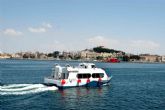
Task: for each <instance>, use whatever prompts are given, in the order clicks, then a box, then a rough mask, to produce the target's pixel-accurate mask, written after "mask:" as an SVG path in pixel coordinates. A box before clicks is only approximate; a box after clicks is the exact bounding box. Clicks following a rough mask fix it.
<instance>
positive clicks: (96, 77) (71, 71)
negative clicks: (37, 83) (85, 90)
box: [44, 63, 112, 88]
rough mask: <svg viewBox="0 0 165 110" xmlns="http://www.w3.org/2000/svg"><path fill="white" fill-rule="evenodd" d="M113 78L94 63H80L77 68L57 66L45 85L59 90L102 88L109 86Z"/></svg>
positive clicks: (46, 78)
mask: <svg viewBox="0 0 165 110" xmlns="http://www.w3.org/2000/svg"><path fill="white" fill-rule="evenodd" d="M111 78H112V77H110V76H108V75H107V73H106V72H105V70H104V69H102V68H97V67H96V66H95V64H93V63H80V64H79V65H78V66H77V67H72V66H70V65H66V66H65V67H62V66H60V65H55V67H54V70H53V72H52V75H51V76H50V77H45V78H44V84H46V85H55V86H57V87H58V88H68V87H79V86H86V87H100V86H103V85H108V84H109V82H110V79H111Z"/></svg>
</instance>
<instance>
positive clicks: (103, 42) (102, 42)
mask: <svg viewBox="0 0 165 110" xmlns="http://www.w3.org/2000/svg"><path fill="white" fill-rule="evenodd" d="M88 43H89V44H90V45H91V46H105V47H108V48H115V47H116V46H118V44H119V43H120V41H119V40H116V39H112V38H106V37H103V36H95V37H91V38H89V39H88Z"/></svg>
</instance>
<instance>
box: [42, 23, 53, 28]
mask: <svg viewBox="0 0 165 110" xmlns="http://www.w3.org/2000/svg"><path fill="white" fill-rule="evenodd" d="M42 26H43V27H47V28H52V27H53V26H52V25H51V24H50V23H42Z"/></svg>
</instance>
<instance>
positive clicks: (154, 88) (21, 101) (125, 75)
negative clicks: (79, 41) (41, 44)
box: [0, 60, 165, 110]
mask: <svg viewBox="0 0 165 110" xmlns="http://www.w3.org/2000/svg"><path fill="white" fill-rule="evenodd" d="M55 63H59V64H61V65H65V64H66V63H68V64H70V65H77V64H78V63H79V62H77V61H37V60H36V61H35V60H0V109H1V110H56V109H57V110H58V109H59V110H60V109H78V110H100V109H103V110H165V64H142V63H141V64H140V63H113V64H112V63H99V62H95V64H96V66H98V67H101V68H106V70H108V72H109V74H111V75H112V76H113V78H112V80H111V84H110V86H104V87H102V88H84V87H80V88H70V89H64V90H58V89H57V88H56V87H47V86H45V85H43V84H42V83H43V78H44V77H45V76H49V75H50V73H51V69H52V67H53V66H54V64H55Z"/></svg>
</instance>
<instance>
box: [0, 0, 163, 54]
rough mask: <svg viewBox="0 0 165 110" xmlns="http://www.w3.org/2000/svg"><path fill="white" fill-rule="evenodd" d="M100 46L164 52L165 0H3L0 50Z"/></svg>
mask: <svg viewBox="0 0 165 110" xmlns="http://www.w3.org/2000/svg"><path fill="white" fill-rule="evenodd" d="M100 45H101V46H105V47H106V48H112V49H116V50H121V51H124V52H127V53H133V54H145V53H150V54H159V55H165V0H0V52H7V53H16V52H21V51H23V52H25V51H32V52H35V51H40V52H46V53H48V52H53V51H56V50H58V51H78V50H83V49H86V48H88V49H90V48H93V47H95V46H100Z"/></svg>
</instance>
